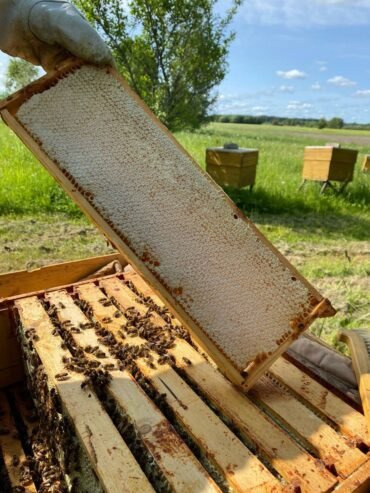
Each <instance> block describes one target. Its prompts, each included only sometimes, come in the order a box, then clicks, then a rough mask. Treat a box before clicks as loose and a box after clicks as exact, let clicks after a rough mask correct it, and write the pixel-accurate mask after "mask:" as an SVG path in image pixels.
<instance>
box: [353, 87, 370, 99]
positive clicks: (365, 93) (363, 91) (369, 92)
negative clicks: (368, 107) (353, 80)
mask: <svg viewBox="0 0 370 493" xmlns="http://www.w3.org/2000/svg"><path fill="white" fill-rule="evenodd" d="M355 96H361V97H365V98H367V97H370V89H361V90H359V91H356V92H355Z"/></svg>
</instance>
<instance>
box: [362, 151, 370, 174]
mask: <svg viewBox="0 0 370 493" xmlns="http://www.w3.org/2000/svg"><path fill="white" fill-rule="evenodd" d="M362 171H363V172H364V173H370V156H369V154H367V155H366V156H365V157H364V160H363V162H362Z"/></svg>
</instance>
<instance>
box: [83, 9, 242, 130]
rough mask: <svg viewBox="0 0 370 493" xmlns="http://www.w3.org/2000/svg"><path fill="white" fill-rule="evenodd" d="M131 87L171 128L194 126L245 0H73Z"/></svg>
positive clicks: (203, 113) (219, 74)
mask: <svg viewBox="0 0 370 493" xmlns="http://www.w3.org/2000/svg"><path fill="white" fill-rule="evenodd" d="M75 3H76V4H77V6H78V7H79V8H80V9H81V10H82V11H83V12H84V14H85V15H86V17H87V18H88V20H89V21H90V22H92V23H93V24H94V25H95V27H96V28H97V29H98V31H99V32H100V33H101V34H102V36H103V37H104V38H105V39H106V41H107V43H108V45H109V46H110V48H111V50H112V52H113V55H114V57H115V60H116V63H117V67H118V69H119V70H120V71H121V73H122V74H123V75H124V76H125V77H126V79H127V80H128V82H129V83H130V85H131V86H132V88H133V89H134V90H135V91H136V92H137V94H138V95H139V96H140V97H141V98H142V99H144V101H145V102H146V103H147V104H148V106H149V107H150V108H151V109H152V110H153V111H154V113H156V115H157V116H158V117H159V118H160V119H161V120H162V121H163V123H164V124H165V125H167V126H168V127H169V128H171V129H172V130H176V129H179V128H184V127H188V128H195V127H198V126H199V125H200V124H201V123H202V122H204V121H205V120H206V117H207V114H208V111H209V109H210V108H211V107H212V104H213V103H214V102H215V100H216V93H215V88H216V87H217V85H218V84H219V83H220V82H221V81H222V80H223V78H224V76H225V73H226V70H227V61H226V59H227V55H228V51H229V47H230V43H231V41H232V40H233V38H234V33H232V32H230V30H229V26H230V23H231V20H232V18H233V16H234V15H235V13H236V11H237V8H238V6H239V5H240V3H241V0H232V1H231V6H230V8H229V9H228V10H227V11H226V12H225V13H224V14H223V15H221V14H217V13H216V12H215V7H216V4H217V0H128V1H125V2H123V1H122V0H75Z"/></svg>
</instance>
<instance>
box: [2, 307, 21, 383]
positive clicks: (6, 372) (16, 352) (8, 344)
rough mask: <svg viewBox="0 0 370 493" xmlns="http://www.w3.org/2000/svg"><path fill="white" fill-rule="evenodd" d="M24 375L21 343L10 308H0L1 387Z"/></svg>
mask: <svg viewBox="0 0 370 493" xmlns="http://www.w3.org/2000/svg"><path fill="white" fill-rule="evenodd" d="M22 376H23V367H22V361H21V353H20V349H19V344H18V341H17V339H16V336H15V333H14V330H13V328H12V325H11V321H10V311H9V310H8V308H0V388H1V387H5V386H6V385H11V384H12V383H15V382H17V381H19V380H21V378H22Z"/></svg>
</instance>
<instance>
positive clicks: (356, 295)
mask: <svg viewBox="0 0 370 493" xmlns="http://www.w3.org/2000/svg"><path fill="white" fill-rule="evenodd" d="M322 133H323V134H328V133H330V134H332V135H333V138H332V140H333V141H335V137H338V136H339V137H341V138H343V137H346V136H347V137H348V136H349V135H355V136H356V135H362V136H364V135H366V134H365V133H364V132H361V131H349V130H342V131H337V130H336V131H331V132H328V130H326V129H324V130H323V131H322ZM308 134H309V135H308ZM311 134H312V135H311ZM176 137H177V139H178V140H179V141H180V143H181V144H182V145H183V146H184V147H185V148H186V149H187V150H188V152H189V153H190V154H191V155H192V156H193V157H194V159H195V160H196V161H197V162H198V163H199V165H200V166H202V167H203V168H204V166H205V163H204V159H205V149H206V147H208V146H218V145H223V144H224V143H225V142H230V141H234V142H237V143H238V144H239V145H240V146H242V147H250V148H257V149H259V151H260V154H259V164H258V170H257V182H256V186H255V188H254V190H253V192H252V193H251V192H250V191H249V190H244V189H243V190H227V192H228V193H229V195H230V196H231V198H232V199H233V200H234V201H235V203H236V204H237V205H238V206H239V207H240V208H241V209H242V210H243V211H244V212H245V213H246V214H247V215H248V216H249V217H250V218H251V219H252V220H253V221H254V222H255V223H256V224H257V226H258V227H259V228H260V229H261V231H262V232H263V233H264V234H265V235H266V236H267V237H268V238H269V239H270V240H271V241H272V243H274V244H275V245H276V246H277V247H278V248H279V249H280V250H281V251H282V253H283V254H284V255H286V257H287V258H288V259H289V260H290V261H291V262H292V263H293V265H295V266H296V267H297V268H298V270H300V271H301V272H302V274H304V275H305V276H306V277H307V278H308V279H309V281H310V282H312V283H313V284H314V285H315V286H316V287H317V288H318V289H319V291H320V292H322V293H323V294H324V295H325V296H327V297H328V298H329V299H330V300H331V301H332V303H333V305H334V306H335V307H336V308H337V309H338V314H337V315H336V317H334V318H332V319H323V320H320V321H317V322H316V323H315V325H314V327H313V331H314V332H315V333H317V334H319V335H320V336H321V337H323V338H324V339H325V340H326V341H328V342H330V343H332V344H335V345H337V346H338V347H340V349H343V346H340V345H338V343H337V342H336V334H337V332H338V330H339V329H340V328H341V327H345V328H356V327H366V326H369V324H370V281H369V279H370V211H369V204H370V175H365V174H363V173H362V172H361V171H360V164H361V162H362V159H363V154H368V153H369V154H370V137H369V141H368V142H369V144H366V146H361V147H360V146H359V145H358V144H357V145H356V144H352V143H351V144H350V145H348V147H351V148H356V149H358V150H359V151H360V154H359V158H358V161H357V164H356V172H355V177H354V181H353V182H352V183H350V184H349V185H348V187H347V189H346V191H345V192H344V193H342V194H340V195H338V194H335V193H333V192H332V191H330V190H329V191H328V193H325V194H324V195H320V194H319V188H320V187H319V184H317V183H308V184H307V185H306V187H305V189H304V190H303V191H302V192H298V190H297V189H298V186H299V184H300V182H301V171H302V162H303V149H304V147H305V146H306V145H322V144H324V143H325V142H326V141H327V140H328V139H327V138H326V137H325V136H323V137H322V138H320V134H319V135H318V131H317V130H312V129H308V128H302V129H299V128H297V127H275V126H268V125H262V126H260V125H238V124H211V125H208V126H206V127H203V128H202V129H200V130H199V131H197V132H194V133H190V132H179V133H178V134H176ZM339 137H338V138H339ZM343 146H345V145H344V144H343ZM108 251H110V247H109V246H108V245H107V244H106V242H105V241H104V239H103V238H102V237H101V236H100V235H99V234H98V233H97V232H96V230H95V229H94V228H93V227H92V226H89V224H88V222H87V220H86V219H85V218H84V217H83V216H82V214H81V213H80V211H79V210H78V208H77V207H76V206H75V205H73V204H72V202H71V201H70V200H69V198H68V197H67V196H66V195H65V194H64V192H63V191H61V189H60V187H59V186H58V185H57V184H56V183H55V182H54V180H53V179H52V178H51V177H50V176H49V175H48V173H47V172H46V171H45V170H44V169H43V168H42V166H41V165H40V164H39V163H38V162H36V160H35V159H34V158H33V157H32V156H31V155H30V153H29V152H28V151H27V150H26V149H25V148H24V146H23V144H22V143H21V142H20V141H19V140H18V139H17V137H15V136H14V135H13V134H12V133H11V132H10V131H9V130H8V129H7V128H6V127H5V126H4V125H2V124H0V272H4V271H10V270H16V269H23V268H25V267H26V268H35V267H38V266H41V265H46V264H48V263H52V262H60V261H65V260H72V259H77V258H82V257H88V256H92V255H99V254H103V253H107V252H108ZM220 268H222V266H220Z"/></svg>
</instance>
